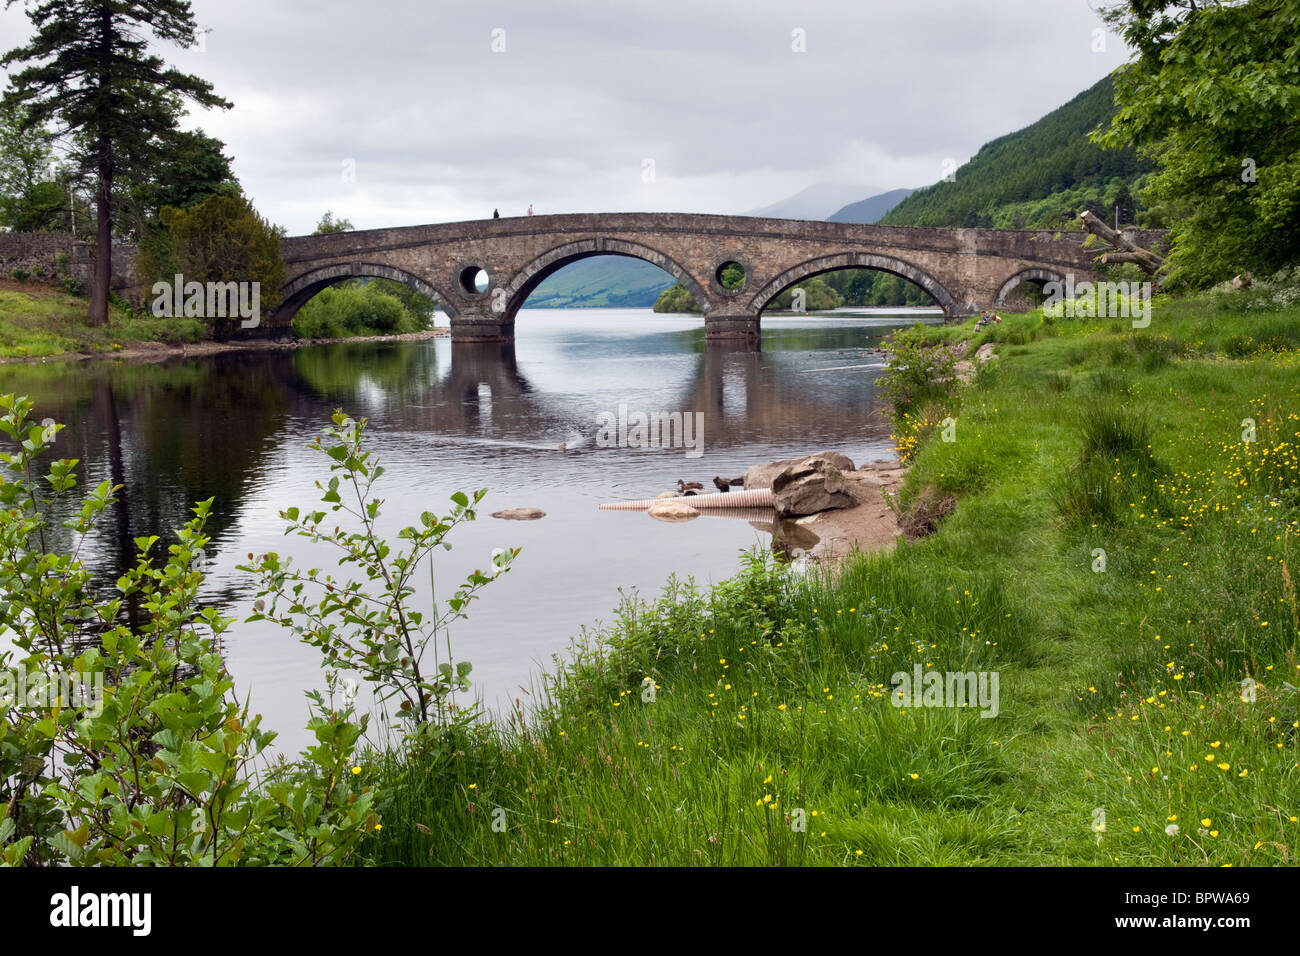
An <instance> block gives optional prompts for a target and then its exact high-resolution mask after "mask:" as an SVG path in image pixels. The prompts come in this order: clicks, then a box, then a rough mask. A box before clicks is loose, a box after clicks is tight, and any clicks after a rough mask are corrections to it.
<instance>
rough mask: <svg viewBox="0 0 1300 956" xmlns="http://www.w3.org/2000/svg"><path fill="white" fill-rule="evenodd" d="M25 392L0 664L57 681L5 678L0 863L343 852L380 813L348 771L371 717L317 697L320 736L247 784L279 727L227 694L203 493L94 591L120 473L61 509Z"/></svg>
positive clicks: (3, 574) (307, 857)
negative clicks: (164, 552) (20, 686)
mask: <svg viewBox="0 0 1300 956" xmlns="http://www.w3.org/2000/svg"><path fill="white" fill-rule="evenodd" d="M31 409H32V406H31V402H30V401H28V400H27V399H25V398H15V397H14V396H12V395H7V396H3V397H0V410H2V411H3V412H4V415H3V417H0V432H3V433H4V434H5V435H7V436H8V437H9V438H10V439H11V440H12V441H13V442H14V443H15V447H14V450H13V451H11V452H10V453H9V454H6V455H5V456H4V462H5V467H4V470H3V473H0V505H2V506H3V507H2V508H0V548H3V551H4V554H5V556H6V560H5V562H4V565H3V567H0V594H2V595H3V599H2V600H0V628H3V630H4V631H6V632H7V633H8V635H9V636H10V638H11V640H12V645H13V648H14V649H13V650H12V651H8V650H7V651H4V652H3V653H0V674H4V675H5V676H6V677H8V678H10V679H16V676H17V675H22V677H23V680H24V682H25V683H26V685H27V686H28V687H29V688H30V687H32V686H37V687H46V688H53V689H52V690H50V691H49V692H47V693H40V694H37V695H32V694H30V693H27V694H22V695H19V694H7V695H0V804H3V805H5V806H6V807H7V811H8V812H7V813H6V814H5V817H4V820H3V822H2V823H0V857H2V859H3V863H5V864H6V865H11V866H12V865H19V864H22V863H29V864H55V865H95V864H100V865H110V866H116V865H124V864H153V865H199V864H202V865H213V866H225V865H232V864H236V863H258V864H282V865H319V864H329V863H339V862H342V861H344V860H346V859H347V857H348V856H349V855H350V854H351V852H352V851H353V849H354V848H355V847H356V845H357V844H358V843H359V842H360V840H361V839H362V837H363V836H364V834H365V832H366V830H367V829H368V828H371V827H373V826H375V825H376V822H377V821H376V817H375V815H374V813H373V811H372V809H371V804H372V801H373V795H372V794H369V793H366V792H363V791H362V790H361V789H360V788H358V787H356V785H355V784H354V783H353V782H352V779H351V777H352V775H351V774H350V773H349V772H348V770H349V767H350V765H351V763H352V759H353V757H352V755H353V751H354V748H355V745H356V742H357V740H358V739H359V738H360V736H361V733H362V731H363V729H364V726H365V721H364V719H362V720H354V719H353V716H354V715H353V713H352V711H351V709H350V708H342V709H326V708H325V707H323V706H318V708H317V709H316V713H315V715H314V717H313V719H312V723H311V725H310V726H311V729H312V731H313V733H314V734H315V737H316V740H317V744H316V745H315V746H314V747H312V748H310V749H309V750H308V751H307V753H306V754H305V756H304V759H303V761H302V762H301V763H299V764H293V765H288V764H286V765H284V766H282V767H280V768H279V769H278V770H277V771H276V773H275V774H274V777H273V779H272V780H271V781H269V782H268V785H267V786H265V787H257V786H255V785H254V780H253V778H252V767H253V763H254V761H256V760H257V759H258V758H259V757H261V756H264V755H265V753H266V748H267V747H268V746H269V744H270V743H271V741H272V739H273V738H274V736H275V735H274V734H273V733H271V732H269V731H266V730H263V729H262V727H261V725H260V719H259V718H258V717H256V716H251V715H250V714H249V712H248V708H247V706H246V705H242V704H241V703H240V702H239V699H238V698H237V697H236V696H235V695H234V694H233V686H232V682H231V680H230V677H229V674H228V672H227V671H226V667H225V663H224V661H223V660H222V658H221V656H220V654H219V653H218V651H217V647H216V641H217V639H218V638H219V637H220V635H221V634H222V633H223V632H224V631H225V630H226V628H227V627H228V625H229V624H230V620H229V619H228V618H224V617H222V616H221V615H220V614H219V613H218V612H217V611H216V610H215V609H213V608H204V607H201V606H200V605H199V602H198V600H197V597H198V590H199V585H200V583H201V580H202V575H201V574H200V572H199V571H198V570H197V569H196V567H195V564H196V561H197V558H198V555H199V553H200V551H201V549H202V548H203V546H204V545H205V544H206V543H207V540H208V539H207V538H206V536H205V535H204V534H203V525H204V523H205V521H206V519H207V515H208V509H209V507H210V504H211V502H210V501H209V502H203V503H201V504H199V505H197V506H196V507H195V509H194V511H195V515H194V518H193V519H192V520H191V521H189V522H188V523H187V524H186V525H185V527H183V528H181V529H180V530H179V531H178V532H177V544H175V545H172V546H171V547H170V548H169V549H168V551H169V554H168V556H167V557H166V558H165V560H161V563H160V561H159V560H155V558H154V550H155V548H156V546H157V544H158V538H157V537H148V538H139V539H137V540H136V545H137V547H138V549H139V556H138V559H137V562H136V565H135V567H133V568H132V569H131V570H130V571H128V572H127V573H126V574H125V575H123V576H122V577H121V578H120V579H119V580H118V581H117V590H118V595H117V596H115V597H112V598H108V599H105V600H100V598H99V595H98V594H97V591H96V588H95V586H94V582H93V572H92V570H91V569H89V568H87V567H86V566H85V565H84V564H83V563H82V561H81V559H80V558H79V557H78V555H79V554H80V553H81V552H82V550H83V544H84V542H85V541H86V540H87V539H88V538H89V537H91V536H92V535H93V534H94V533H95V531H96V525H97V523H98V521H99V520H100V519H101V518H102V517H103V515H104V513H105V512H106V511H107V510H108V509H109V508H110V507H111V506H112V504H113V503H114V500H115V499H114V497H113V496H114V494H115V493H116V491H117V490H118V489H116V488H114V487H112V486H111V485H110V484H109V483H108V482H103V483H101V484H100V485H98V486H97V487H96V488H95V489H94V490H93V491H91V492H90V493H89V494H88V495H86V496H85V498H84V499H83V501H82V503H81V505H80V507H79V508H76V509H75V510H73V511H72V514H73V517H72V518H71V519H70V520H68V521H66V522H64V523H63V527H62V528H60V527H59V526H58V525H56V524H54V523H53V522H52V521H51V517H50V516H51V514H52V512H53V510H54V505H55V502H56V500H57V499H60V498H62V497H64V496H67V495H69V494H70V493H71V492H72V490H73V489H74V488H75V486H76V478H75V469H76V466H77V464H78V462H77V461H76V460H74V459H60V460H57V461H54V462H52V463H50V465H49V468H48V470H47V471H46V472H45V474H44V475H43V476H42V475H39V474H38V472H37V470H36V468H37V461H38V459H39V458H40V457H42V456H43V455H44V454H45V453H46V452H48V451H49V449H50V446H51V444H52V443H53V442H54V441H55V439H56V437H57V435H58V432H59V430H60V426H58V425H56V424H55V423H54V422H52V421H50V420H48V419H47V420H45V421H44V422H42V423H40V424H34V423H32V422H31V421H30V420H29V415H30V413H31ZM68 532H70V535H69V534H68ZM68 537H70V538H71V540H70V541H68V542H67V543H66V547H65V548H64V549H63V550H61V551H60V550H55V548H54V543H55V542H58V541H60V540H63V539H66V538H68ZM127 602H130V603H131V604H132V606H133V607H134V608H135V611H136V613H135V614H134V615H132V616H130V617H128V616H127V615H125V614H124V613H123V612H124V610H125V607H126V604H127ZM77 691H79V692H77ZM319 703H320V702H319V701H318V704H319Z"/></svg>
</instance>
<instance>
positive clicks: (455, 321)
mask: <svg viewBox="0 0 1300 956" xmlns="http://www.w3.org/2000/svg"><path fill="white" fill-rule="evenodd" d="M451 340H452V342H453V343H454V342H513V341H514V340H515V320H514V319H513V318H506V316H505V314H504V313H499V312H462V313H461V314H460V315H455V316H452V319H451Z"/></svg>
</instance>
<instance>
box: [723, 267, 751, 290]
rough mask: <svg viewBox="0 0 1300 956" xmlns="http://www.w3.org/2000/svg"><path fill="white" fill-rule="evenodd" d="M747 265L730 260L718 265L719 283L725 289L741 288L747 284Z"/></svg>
mask: <svg viewBox="0 0 1300 956" xmlns="http://www.w3.org/2000/svg"><path fill="white" fill-rule="evenodd" d="M745 278H746V276H745V267H744V266H742V265H741V264H740V263H739V262H736V261H734V260H729V261H727V262H724V263H723V264H722V265H720V266H718V285H720V286H722V287H723V288H724V289H739V288H740V287H741V286H743V285H744V284H745Z"/></svg>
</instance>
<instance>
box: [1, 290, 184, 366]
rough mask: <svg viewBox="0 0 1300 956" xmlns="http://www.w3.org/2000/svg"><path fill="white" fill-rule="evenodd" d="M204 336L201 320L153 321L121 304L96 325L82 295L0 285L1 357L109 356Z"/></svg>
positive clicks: (112, 304) (175, 343)
mask: <svg viewBox="0 0 1300 956" xmlns="http://www.w3.org/2000/svg"><path fill="white" fill-rule="evenodd" d="M207 334H208V328H207V324H206V323H205V322H204V321H203V320H202V319H193V318H185V317H183V316H182V317H176V318H173V317H165V318H156V317H154V316H152V315H149V314H148V313H145V312H141V311H139V310H136V309H131V308H129V307H128V306H126V304H125V303H122V302H112V303H110V308H109V319H108V324H107V325H95V324H93V323H92V322H91V321H90V317H89V312H88V310H87V300H86V298H85V297H84V296H81V295H76V294H73V293H70V292H64V291H60V290H56V289H53V288H50V287H48V286H44V285H36V284H35V283H32V282H27V281H24V282H16V281H12V280H11V281H9V282H4V281H0V357H4V358H13V359H29V358H40V357H48V356H56V355H75V354H89V355H94V354H100V353H102V354H106V355H111V354H113V353H115V352H119V351H121V350H123V349H125V348H127V347H129V346H132V345H138V344H140V343H142V342H159V343H163V344H169V345H178V344H182V343H189V342H199V341H202V340H203V338H204V337H205V336H206V335H207Z"/></svg>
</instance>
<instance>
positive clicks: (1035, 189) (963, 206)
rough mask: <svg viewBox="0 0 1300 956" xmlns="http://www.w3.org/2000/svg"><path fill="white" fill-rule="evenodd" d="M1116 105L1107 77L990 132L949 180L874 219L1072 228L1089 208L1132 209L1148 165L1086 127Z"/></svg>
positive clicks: (1105, 119)
mask: <svg viewBox="0 0 1300 956" xmlns="http://www.w3.org/2000/svg"><path fill="white" fill-rule="evenodd" d="M1114 112H1115V103H1114V85H1113V83H1112V81H1111V79H1110V77H1109V76H1108V77H1106V78H1105V79H1103V80H1101V82H1099V83H1097V84H1096V85H1095V86H1093V87H1092V88H1091V89H1088V90H1085V91H1084V92H1082V93H1080V94H1079V95H1078V96H1076V97H1075V98H1074V99H1072V100H1070V102H1068V103H1066V104H1065V105H1064V106H1062V107H1060V108H1059V109H1056V110H1053V111H1052V112H1050V113H1048V114H1047V115H1046V116H1044V117H1043V118H1042V119H1040V120H1039V121H1038V122H1036V123H1033V124H1032V125H1030V126H1026V127H1025V128H1024V129H1022V130H1019V131H1017V132H1015V133H1010V134H1008V135H1006V136H1003V137H1000V138H999V139H995V140H993V141H992V142H990V143H987V144H986V145H984V146H983V147H981V149H980V151H979V152H978V153H976V154H975V156H974V157H973V158H972V159H971V160H970V162H968V163H966V165H964V166H962V167H960V168H959V169H958V170H957V171H956V175H955V176H954V181H953V182H940V183H936V184H935V185H933V186H928V187H926V188H925V189H918V190H917V191H916V192H914V193H912V195H910V196H908V197H907V198H906V199H904V200H903V201H902V202H900V203H899V204H898V205H897V206H895V207H894V208H893V209H891V210H890V211H889V212H888V214H886V215H885V217H884V218H883V219H882V220H881V222H882V223H884V224H886V225H896V226H950V227H972V226H986V227H997V228H1000V229H1041V228H1059V227H1060V226H1061V225H1063V224H1066V225H1069V224H1071V222H1073V227H1074V228H1078V222H1077V218H1078V215H1079V213H1080V212H1081V211H1083V210H1084V209H1091V210H1092V211H1093V212H1094V213H1096V214H1097V215H1098V216H1100V217H1101V218H1102V219H1105V220H1110V219H1111V217H1112V216H1113V215H1114V208H1115V204H1116V203H1117V202H1118V203H1119V204H1120V205H1121V206H1126V207H1127V213H1126V218H1127V221H1129V222H1133V221H1134V219H1133V214H1134V213H1135V212H1136V209H1135V207H1134V203H1133V196H1134V194H1136V192H1137V188H1138V181H1139V180H1140V179H1141V177H1143V176H1144V175H1146V174H1147V173H1149V172H1151V171H1152V170H1153V169H1154V166H1153V165H1152V164H1151V163H1150V161H1149V160H1145V159H1142V158H1140V157H1139V156H1138V155H1137V153H1136V152H1135V151H1134V150H1132V149H1107V150H1103V149H1101V147H1099V146H1095V145H1094V144H1092V143H1091V142H1089V141H1088V134H1089V133H1091V132H1092V131H1093V130H1094V129H1096V128H1097V127H1098V126H1101V125H1105V124H1108V123H1109V122H1110V118H1111V116H1113V115H1114Z"/></svg>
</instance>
